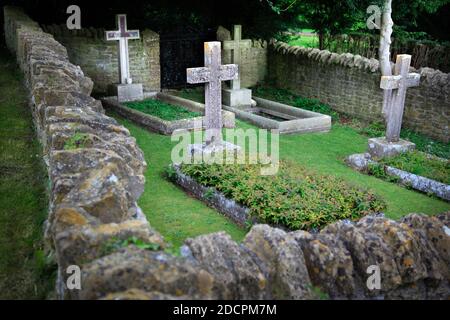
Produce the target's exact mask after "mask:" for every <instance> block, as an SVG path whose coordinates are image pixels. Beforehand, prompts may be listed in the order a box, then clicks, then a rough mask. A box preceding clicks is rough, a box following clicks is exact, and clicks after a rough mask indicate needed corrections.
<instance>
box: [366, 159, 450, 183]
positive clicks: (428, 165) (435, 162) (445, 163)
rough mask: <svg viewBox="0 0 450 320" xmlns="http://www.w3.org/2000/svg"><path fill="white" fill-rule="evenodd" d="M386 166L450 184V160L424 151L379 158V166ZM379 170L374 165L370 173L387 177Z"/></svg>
mask: <svg viewBox="0 0 450 320" xmlns="http://www.w3.org/2000/svg"><path fill="white" fill-rule="evenodd" d="M384 166H389V167H394V168H397V169H400V170H403V171H407V172H410V173H413V174H415V175H418V176H423V177H426V178H428V179H432V180H436V181H438V182H442V183H445V184H450V161H449V160H446V159H441V158H438V157H435V156H432V155H429V154H426V153H424V152H419V151H411V152H407V153H403V154H399V155H397V156H395V157H390V158H383V159H380V160H378V167H379V168H380V167H381V168H384ZM378 172H379V170H376V169H375V168H374V167H372V168H370V167H369V173H370V174H372V175H374V176H377V177H379V178H384V177H385V175H380V174H379V173H378Z"/></svg>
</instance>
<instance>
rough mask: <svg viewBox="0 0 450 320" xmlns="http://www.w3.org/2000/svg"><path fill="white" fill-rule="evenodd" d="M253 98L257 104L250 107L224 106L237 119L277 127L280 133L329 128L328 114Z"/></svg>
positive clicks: (262, 126) (266, 126)
mask: <svg viewBox="0 0 450 320" xmlns="http://www.w3.org/2000/svg"><path fill="white" fill-rule="evenodd" d="M253 99H254V100H255V101H256V103H257V105H256V107H253V108H250V109H246V110H239V109H237V108H233V107H229V106H224V108H225V109H226V110H228V111H232V112H234V113H235V114H236V116H237V117H238V118H239V119H242V120H245V121H248V122H250V123H252V124H254V125H256V126H258V127H260V128H264V129H278V130H279V132H280V133H281V134H289V133H307V132H327V131H329V130H330V129H331V117H330V116H327V115H323V114H321V113H317V112H312V111H308V110H304V109H300V108H295V107H292V106H289V105H286V104H282V103H278V102H274V101H270V100H266V99H262V98H257V97H253Z"/></svg>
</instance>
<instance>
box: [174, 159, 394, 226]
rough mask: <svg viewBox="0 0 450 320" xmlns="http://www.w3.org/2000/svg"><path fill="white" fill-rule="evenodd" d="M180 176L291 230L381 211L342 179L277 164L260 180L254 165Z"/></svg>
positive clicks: (375, 199) (198, 167)
mask: <svg viewBox="0 0 450 320" xmlns="http://www.w3.org/2000/svg"><path fill="white" fill-rule="evenodd" d="M181 171H182V172H183V173H184V174H186V175H188V176H191V177H192V178H194V179H195V180H196V181H197V182H198V183H200V184H202V185H204V186H207V187H213V188H215V189H217V190H218V191H220V192H222V193H223V194H224V195H225V196H226V197H228V198H231V199H233V200H235V201H236V202H238V203H240V204H243V205H244V206H246V207H248V208H249V209H250V214H251V216H253V217H256V218H257V219H258V220H259V221H261V222H264V223H269V224H275V225H282V226H285V227H287V228H289V229H291V230H298V229H303V230H311V229H318V228H321V227H323V226H325V225H327V224H329V223H332V222H335V221H337V220H342V219H350V220H357V219H359V218H361V217H362V216H364V215H366V214H370V213H377V212H381V211H383V210H384V209H385V206H386V205H385V203H384V201H383V200H382V199H381V197H379V196H377V195H375V194H374V193H373V191H370V190H366V189H364V188H357V187H355V186H352V185H350V184H348V183H346V182H345V181H344V180H343V179H341V178H336V177H334V176H331V175H321V174H317V173H316V172H313V171H311V170H307V169H306V168H304V167H303V166H300V165H297V164H293V163H292V162H282V163H281V165H280V170H279V172H278V173H277V174H276V175H274V176H262V175H261V174H260V166H259V165H238V164H233V165H217V164H214V165H208V164H192V165H182V166H181Z"/></svg>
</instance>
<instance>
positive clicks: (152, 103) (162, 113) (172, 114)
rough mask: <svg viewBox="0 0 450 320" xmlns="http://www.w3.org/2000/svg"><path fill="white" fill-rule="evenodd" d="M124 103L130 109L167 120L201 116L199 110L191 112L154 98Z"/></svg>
mask: <svg viewBox="0 0 450 320" xmlns="http://www.w3.org/2000/svg"><path fill="white" fill-rule="evenodd" d="M125 105H126V106H127V107H129V108H131V109H134V110H138V111H141V112H143V113H146V114H149V115H152V116H155V117H158V118H160V119H163V120H168V121H171V120H181V119H188V118H195V117H200V116H202V114H201V113H200V112H192V111H189V110H187V109H184V108H182V107H180V106H176V105H173V104H170V103H165V102H162V101H159V100H156V99H146V100H143V101H133V102H126V103H125Z"/></svg>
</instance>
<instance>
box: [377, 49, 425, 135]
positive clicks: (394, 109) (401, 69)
mask: <svg viewBox="0 0 450 320" xmlns="http://www.w3.org/2000/svg"><path fill="white" fill-rule="evenodd" d="M410 64H411V56H410V55H408V54H399V55H397V61H396V63H395V69H394V75H393V76H382V77H381V83H380V88H381V89H384V90H393V92H392V98H391V101H390V106H388V108H387V125H386V140H387V141H388V142H397V141H399V140H400V131H401V128H402V118H403V110H404V108H405V98H406V89H407V88H409V87H417V86H418V85H419V83H420V74H418V73H408V72H409V66H410Z"/></svg>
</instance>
